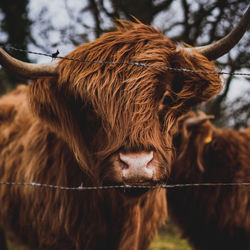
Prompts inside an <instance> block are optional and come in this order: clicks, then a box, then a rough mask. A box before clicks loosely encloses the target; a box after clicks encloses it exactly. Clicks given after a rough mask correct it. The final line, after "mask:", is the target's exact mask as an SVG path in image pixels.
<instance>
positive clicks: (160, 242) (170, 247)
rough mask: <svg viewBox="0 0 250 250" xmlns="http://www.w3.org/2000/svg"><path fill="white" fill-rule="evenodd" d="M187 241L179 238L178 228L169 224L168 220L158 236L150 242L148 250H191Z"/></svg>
mask: <svg viewBox="0 0 250 250" xmlns="http://www.w3.org/2000/svg"><path fill="white" fill-rule="evenodd" d="M192 249H193V248H192V247H191V246H190V245H189V243H188V242H187V240H185V239H182V238H181V233H180V232H179V230H178V228H177V227H176V226H175V225H173V223H171V221H170V219H169V220H168V222H167V223H166V225H165V226H164V227H163V228H161V229H160V231H159V235H158V236H157V238H156V239H155V240H154V241H153V242H152V244H151V245H150V247H149V250H192Z"/></svg>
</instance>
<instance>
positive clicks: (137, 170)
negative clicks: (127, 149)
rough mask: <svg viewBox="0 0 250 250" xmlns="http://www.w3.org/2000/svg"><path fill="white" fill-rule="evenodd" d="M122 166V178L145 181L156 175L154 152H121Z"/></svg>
mask: <svg viewBox="0 0 250 250" xmlns="http://www.w3.org/2000/svg"><path fill="white" fill-rule="evenodd" d="M119 161H120V164H119V165H120V167H121V169H122V178H123V180H125V181H129V182H130V181H131V182H144V181H146V180H150V179H152V178H153V176H154V172H155V162H154V153H153V151H150V152H140V153H128V154H125V153H119Z"/></svg>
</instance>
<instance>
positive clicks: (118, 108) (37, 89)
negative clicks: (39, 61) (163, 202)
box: [30, 23, 221, 185]
mask: <svg viewBox="0 0 250 250" xmlns="http://www.w3.org/2000/svg"><path fill="white" fill-rule="evenodd" d="M68 57H70V58H74V59H77V60H79V59H80V60H81V59H82V60H88V61H91V62H88V63H83V62H79V61H68V60H61V61H60V63H59V77H58V78H51V79H49V78H46V79H39V80H38V81H36V82H35V83H34V84H33V85H32V86H31V92H30V93H31V94H30V100H31V106H32V109H33V110H34V111H35V112H36V113H37V114H38V116H40V118H42V119H43V120H46V122H48V123H49V124H50V125H51V127H52V128H53V129H54V131H55V132H56V133H58V135H60V136H61V137H63V138H64V139H65V141H66V142H67V143H68V144H69V145H70V147H71V148H72V150H73V152H74V153H75V155H76V158H77V160H78V161H79V163H80V165H81V167H82V169H83V170H84V171H85V172H86V173H87V174H88V175H89V176H91V177H92V178H93V179H95V181H97V182H99V183H112V184H114V183H115V184H121V183H125V184H131V185H146V184H152V183H160V182H163V181H165V180H166V178H167V177H168V174H169V172H170V165H171V159H172V157H173V146H172V130H173V128H174V127H175V126H176V120H177V118H178V116H180V115H181V114H182V113H184V112H186V110H188V108H189V107H191V106H192V105H195V104H197V103H199V102H201V101H204V100H207V99H209V98H210V97H211V96H213V95H215V94H216V93H218V92H219V90H220V88H221V82H220V79H219V78H218V77H217V76H216V75H207V74H197V73H190V72H179V71H178V72H175V71H170V70H168V69H166V68H164V67H176V68H189V69H194V70H200V71H214V67H213V64H212V63H211V62H209V61H208V60H207V59H206V58H205V57H203V56H202V55H199V54H198V53H195V52H193V53H192V54H189V53H185V52H184V50H183V49H180V48H179V49H178V48H176V46H175V45H174V43H172V42H171V41H170V40H168V39H167V40H166V39H165V38H164V36H163V35H162V34H161V33H159V32H158V31H156V30H154V29H153V28H151V27H148V26H145V25H143V24H133V23H128V24H127V25H125V24H124V27H123V28H120V29H118V31H116V32H111V33H108V34H106V35H104V36H103V37H102V38H99V39H97V40H96V41H95V42H92V43H89V44H86V45H83V46H81V47H79V48H77V49H76V50H75V51H74V52H72V53H70V54H69V55H68ZM93 61H109V62H116V63H117V64H104V63H96V62H93ZM119 62H120V63H119ZM125 62H140V63H143V64H148V65H151V66H153V67H142V66H136V65H131V64H126V63H125Z"/></svg>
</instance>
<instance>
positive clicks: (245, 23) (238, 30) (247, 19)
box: [194, 7, 250, 61]
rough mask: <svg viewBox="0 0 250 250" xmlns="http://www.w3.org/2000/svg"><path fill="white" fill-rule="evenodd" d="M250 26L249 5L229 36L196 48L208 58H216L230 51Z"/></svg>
mask: <svg viewBox="0 0 250 250" xmlns="http://www.w3.org/2000/svg"><path fill="white" fill-rule="evenodd" d="M249 26H250V7H248V9H247V11H246V13H245V14H244V16H243V17H242V19H241V20H240V22H239V23H238V25H237V26H236V27H235V28H234V29H233V30H232V31H231V32H230V33H229V34H228V35H227V36H225V37H223V38H222V39H220V40H219V41H217V42H214V43H212V44H209V45H206V46H201V47H195V48H194V49H196V50H197V51H198V52H200V53H201V54H202V55H204V56H205V57H207V58H208V60H210V61H212V60H215V59H217V58H219V57H221V56H223V55H225V54H226V53H228V52H229V51H230V50H231V49H232V48H233V47H234V46H235V45H236V44H237V43H238V42H239V41H240V39H241V38H242V37H243V35H244V34H245V32H246V31H247V29H248V27H249Z"/></svg>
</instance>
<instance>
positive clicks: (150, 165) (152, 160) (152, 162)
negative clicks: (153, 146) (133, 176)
mask: <svg viewBox="0 0 250 250" xmlns="http://www.w3.org/2000/svg"><path fill="white" fill-rule="evenodd" d="M153 166H154V158H152V159H151V160H150V161H149V162H148V163H147V164H146V168H152V167H153Z"/></svg>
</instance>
